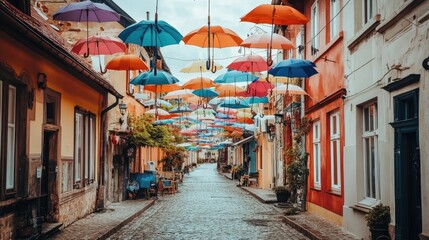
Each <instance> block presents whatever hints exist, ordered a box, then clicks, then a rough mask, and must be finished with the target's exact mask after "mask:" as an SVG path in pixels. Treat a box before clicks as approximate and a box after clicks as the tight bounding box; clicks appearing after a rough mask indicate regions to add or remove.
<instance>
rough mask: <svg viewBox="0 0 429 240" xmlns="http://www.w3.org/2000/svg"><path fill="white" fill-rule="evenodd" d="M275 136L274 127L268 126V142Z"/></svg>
mask: <svg viewBox="0 0 429 240" xmlns="http://www.w3.org/2000/svg"><path fill="white" fill-rule="evenodd" d="M275 136H276V127H275V126H274V125H273V124H270V126H269V127H268V142H273V141H274V138H275Z"/></svg>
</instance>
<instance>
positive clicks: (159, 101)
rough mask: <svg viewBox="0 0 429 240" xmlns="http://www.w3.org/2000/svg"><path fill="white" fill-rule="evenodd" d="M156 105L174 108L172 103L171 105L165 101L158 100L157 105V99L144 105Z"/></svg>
mask: <svg viewBox="0 0 429 240" xmlns="http://www.w3.org/2000/svg"><path fill="white" fill-rule="evenodd" d="M155 104H156V106H157V107H160V106H165V107H171V106H172V105H171V103H169V102H167V101H165V100H162V99H159V98H158V99H156V103H155V99H150V100H148V101H145V102H143V105H144V106H145V107H149V106H153V105H155Z"/></svg>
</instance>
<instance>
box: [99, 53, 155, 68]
mask: <svg viewBox="0 0 429 240" xmlns="http://www.w3.org/2000/svg"><path fill="white" fill-rule="evenodd" d="M106 69H112V70H142V71H146V70H149V67H148V66H147V64H146V63H145V62H144V61H143V60H142V59H141V58H139V57H138V56H136V55H132V54H126V55H121V56H117V57H114V58H113V59H112V60H110V61H109V62H108V63H107V64H106Z"/></svg>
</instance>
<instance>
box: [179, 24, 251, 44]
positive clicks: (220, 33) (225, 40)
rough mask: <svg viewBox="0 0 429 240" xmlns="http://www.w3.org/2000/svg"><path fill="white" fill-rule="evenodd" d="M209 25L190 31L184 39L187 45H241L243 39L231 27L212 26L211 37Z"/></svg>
mask: <svg viewBox="0 0 429 240" xmlns="http://www.w3.org/2000/svg"><path fill="white" fill-rule="evenodd" d="M207 33H208V26H203V27H201V28H198V29H196V30H194V31H191V32H190V33H188V34H186V35H185V36H184V37H183V38H182V41H183V42H184V43H185V44H187V45H194V46H197V47H202V48H209V47H211V48H224V47H234V46H239V45H240V44H241V42H243V39H241V38H240V37H239V36H238V35H237V33H235V32H234V31H232V30H231V29H229V28H224V27H221V26H210V35H211V39H209V37H208V36H209V35H208V34H207Z"/></svg>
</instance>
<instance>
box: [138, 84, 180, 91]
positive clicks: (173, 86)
mask: <svg viewBox="0 0 429 240" xmlns="http://www.w3.org/2000/svg"><path fill="white" fill-rule="evenodd" d="M157 86H158V85H145V86H144V90H147V91H150V92H159V93H165V92H172V91H176V90H180V89H182V87H181V86H179V85H177V84H175V83H173V84H164V85H160V87H158V88H157Z"/></svg>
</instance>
